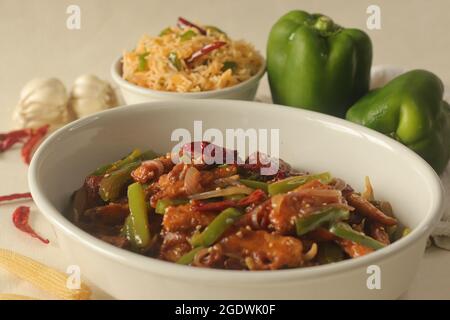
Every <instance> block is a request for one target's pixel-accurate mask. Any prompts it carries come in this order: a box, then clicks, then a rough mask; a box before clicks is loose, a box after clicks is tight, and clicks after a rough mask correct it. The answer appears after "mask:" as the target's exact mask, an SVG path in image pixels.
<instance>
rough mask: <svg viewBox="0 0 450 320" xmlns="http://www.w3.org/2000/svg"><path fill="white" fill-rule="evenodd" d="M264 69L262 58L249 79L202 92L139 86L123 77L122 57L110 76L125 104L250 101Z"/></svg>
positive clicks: (112, 68)
mask: <svg viewBox="0 0 450 320" xmlns="http://www.w3.org/2000/svg"><path fill="white" fill-rule="evenodd" d="M265 71H266V63H265V60H264V59H263V64H262V66H261V69H260V70H259V71H258V73H256V74H255V75H254V76H253V77H251V78H250V79H247V80H246V81H244V82H241V83H239V84H237V85H234V86H231V87H227V88H224V89H218V90H210V91H202V92H171V91H161V90H153V89H148V88H144V87H140V86H138V85H135V84H133V83H131V82H129V81H127V80H125V79H123V78H122V57H120V58H118V59H117V60H116V61H115V62H114V63H113V65H112V66H111V76H112V78H113V80H114V82H115V83H116V84H117V85H118V86H119V88H120V91H121V92H122V95H123V98H124V100H125V102H126V103H127V104H135V103H142V102H150V101H156V100H173V99H232V100H247V101H252V100H254V99H255V95H256V90H257V89H258V85H259V81H260V80H261V78H262V76H263V75H264V73H265Z"/></svg>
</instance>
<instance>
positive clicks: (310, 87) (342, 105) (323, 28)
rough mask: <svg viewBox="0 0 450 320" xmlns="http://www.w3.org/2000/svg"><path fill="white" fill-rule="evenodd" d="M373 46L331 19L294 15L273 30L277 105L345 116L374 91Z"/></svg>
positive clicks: (270, 50) (270, 59)
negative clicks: (361, 99)
mask: <svg viewBox="0 0 450 320" xmlns="http://www.w3.org/2000/svg"><path fill="white" fill-rule="evenodd" d="M371 64H372V43H371V41H370V38H369V37H368V35H367V34H366V33H364V32H363V31H361V30H358V29H346V28H343V27H341V26H339V25H337V24H335V23H334V22H333V21H332V20H331V19H330V18H329V17H327V16H324V15H321V14H309V13H307V12H304V11H299V10H295V11H291V12H289V13H287V14H285V15H284V16H282V17H281V18H280V19H279V20H278V21H277V22H276V24H275V25H274V26H273V27H272V30H271V31H270V35H269V40H268V44H267V73H268V76H269V84H270V89H271V92H272V99H273V101H274V103H278V104H284V105H288V106H294V107H299V108H305V109H310V110H313V111H318V112H322V113H327V114H331V115H335V116H339V117H344V116H345V112H346V111H347V109H348V108H350V106H351V105H352V104H353V103H355V102H356V101H357V100H358V99H359V98H361V97H362V96H363V95H364V94H366V93H367V91H368V90H369V81H370V67H371Z"/></svg>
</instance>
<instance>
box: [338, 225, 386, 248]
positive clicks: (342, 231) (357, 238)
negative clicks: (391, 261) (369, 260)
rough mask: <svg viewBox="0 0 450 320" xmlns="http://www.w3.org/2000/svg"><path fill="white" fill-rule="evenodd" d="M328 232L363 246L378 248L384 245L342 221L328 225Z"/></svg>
mask: <svg viewBox="0 0 450 320" xmlns="http://www.w3.org/2000/svg"><path fill="white" fill-rule="evenodd" d="M330 232H331V233H332V234H334V235H336V236H338V237H339V238H342V239H346V240H350V241H353V242H355V243H358V244H360V245H363V246H365V247H368V248H371V249H374V250H378V249H381V248H384V247H385V246H386V245H385V244H383V243H381V242H380V241H377V240H375V239H373V238H371V237H369V236H366V235H365V234H364V233H361V232H358V231H356V230H353V229H352V227H350V225H348V224H347V223H344V222H337V223H335V224H333V225H332V226H331V227H330Z"/></svg>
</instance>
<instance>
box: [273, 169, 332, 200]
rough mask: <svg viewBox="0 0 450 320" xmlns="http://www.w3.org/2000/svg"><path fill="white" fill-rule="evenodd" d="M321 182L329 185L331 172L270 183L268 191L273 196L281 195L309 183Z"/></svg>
mask: <svg viewBox="0 0 450 320" xmlns="http://www.w3.org/2000/svg"><path fill="white" fill-rule="evenodd" d="M313 180H319V181H320V182H322V183H329V182H330V181H331V174H330V173H329V172H323V173H319V174H312V175H303V176H293V177H289V178H286V179H283V180H279V181H277V182H273V183H270V184H269V185H268V186H267V190H268V191H269V194H270V195H271V196H274V195H276V194H279V193H286V192H289V191H291V190H294V189H295V188H297V187H300V186H301V185H304V184H306V183H307V182H310V181H313Z"/></svg>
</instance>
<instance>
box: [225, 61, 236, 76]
mask: <svg viewBox="0 0 450 320" xmlns="http://www.w3.org/2000/svg"><path fill="white" fill-rule="evenodd" d="M236 68H237V63H236V62H234V61H225V62H224V63H223V67H222V72H225V71H227V70H228V69H231V71H232V72H233V73H234V72H235V71H236Z"/></svg>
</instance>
